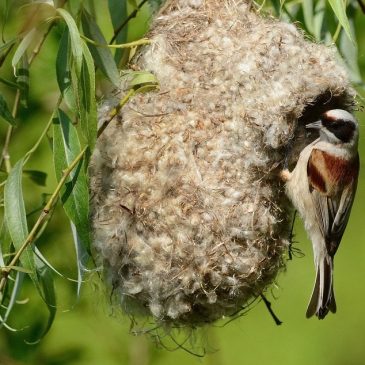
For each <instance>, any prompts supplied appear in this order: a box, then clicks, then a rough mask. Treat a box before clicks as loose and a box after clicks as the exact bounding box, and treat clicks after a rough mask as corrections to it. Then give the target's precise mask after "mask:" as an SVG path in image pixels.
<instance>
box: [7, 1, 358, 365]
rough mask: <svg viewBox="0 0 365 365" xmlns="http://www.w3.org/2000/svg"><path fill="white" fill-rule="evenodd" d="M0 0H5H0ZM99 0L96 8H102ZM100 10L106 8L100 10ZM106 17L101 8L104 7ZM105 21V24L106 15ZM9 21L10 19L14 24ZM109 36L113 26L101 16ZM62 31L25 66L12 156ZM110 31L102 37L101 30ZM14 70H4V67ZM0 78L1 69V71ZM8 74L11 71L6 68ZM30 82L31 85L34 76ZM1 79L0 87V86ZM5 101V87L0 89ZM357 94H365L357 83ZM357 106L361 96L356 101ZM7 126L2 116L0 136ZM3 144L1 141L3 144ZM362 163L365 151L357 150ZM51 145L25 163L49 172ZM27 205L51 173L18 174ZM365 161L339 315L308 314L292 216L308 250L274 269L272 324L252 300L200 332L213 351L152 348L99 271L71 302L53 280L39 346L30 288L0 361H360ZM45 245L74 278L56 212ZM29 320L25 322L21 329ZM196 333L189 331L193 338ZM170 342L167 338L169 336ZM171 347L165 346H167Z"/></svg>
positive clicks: (44, 112)
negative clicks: (53, 306) (41, 176)
mask: <svg viewBox="0 0 365 365" xmlns="http://www.w3.org/2000/svg"><path fill="white" fill-rule="evenodd" d="M1 1H3V0H1ZM103 3H104V1H101V2H100V6H101V7H102V6H104V4H103ZM100 14H103V12H102V11H101V12H100ZM105 17H107V12H106V11H105ZM101 20H102V25H103V18H102V19H101ZM14 23H15V21H14ZM147 23H148V14H147V13H146V12H142V14H141V15H140V16H139V17H138V18H137V19H134V20H133V22H132V24H131V25H130V27H129V35H128V38H129V40H132V39H135V38H138V37H140V36H141V35H142V34H143V32H144V30H145V29H146V27H147ZM11 26H12V25H10V27H11ZM356 26H357V29H358V30H357V34H358V35H359V37H358V45H359V56H360V57H359V59H360V67H361V73H362V77H363V79H364V77H365V15H364V14H359V16H358V17H357V24H356ZM103 29H106V34H111V31H112V30H111V29H110V25H109V23H108V21H107V20H105V26H104V28H103ZM58 37H59V34H57V31H55V32H54V33H53V34H52V35H51V36H50V37H49V39H48V40H47V42H46V44H45V45H44V51H43V52H41V53H40V55H39V56H38V57H37V59H36V61H35V63H34V65H33V66H32V70H31V95H30V105H29V109H28V110H24V109H23V110H22V111H21V117H22V119H23V120H24V124H23V125H22V127H21V128H18V129H17V130H16V131H15V134H14V138H13V140H12V145H11V150H10V152H11V156H12V161H13V163H14V162H15V161H16V160H17V159H18V158H19V157H21V156H22V155H23V154H24V152H25V151H26V150H28V149H29V148H30V147H31V146H32V144H33V143H34V140H35V139H36V137H37V136H38V135H39V133H40V131H41V130H42V128H43V127H44V125H45V123H46V122H47V119H48V118H49V115H50V113H51V112H52V109H53V107H54V105H55V101H56V98H57V95H58V94H57V85H56V77H55V70H54V62H55V54H56V53H57V46H58V44H57V41H58ZM107 38H109V37H107ZM1 72H2V75H4V74H5V76H9V75H11V72H12V71H11V69H10V67H8V68H7V69H6V68H5V69H2V70H1ZM5 76H4V77H5ZM9 77H10V76H9ZM33 81H34V82H35V83H33ZM0 87H2V85H0ZM0 91H1V93H3V94H4V95H5V96H6V97H7V99H8V100H9V101H10V100H12V99H11V98H12V93H11V91H10V92H9V90H5V89H4V90H2V89H1V90H0ZM359 93H360V95H362V96H363V97H365V93H364V92H363V91H362V90H359ZM359 101H360V104H364V100H363V99H360V100H359ZM357 117H358V119H359V122H360V129H361V136H360V156H364V153H365V128H364V127H365V113H364V112H358V113H357ZM5 130H6V126H5V123H3V122H1V125H0V141H3V140H4V135H5ZM0 147H1V146H0ZM361 159H362V161H365V158H364V157H361ZM51 166H52V153H51V150H50V147H49V145H48V144H47V143H46V142H45V143H43V144H42V145H41V148H40V149H39V150H38V151H37V153H36V154H35V156H34V157H33V158H32V160H31V161H30V164H29V166H28V168H34V169H44V170H48V171H52V167H51ZM24 184H25V191H26V193H27V194H26V195H27V201H26V203H27V211H32V210H33V209H36V208H38V207H40V206H41V203H42V201H41V198H40V196H41V194H42V193H51V192H52V190H53V188H54V186H55V180H54V177H53V175H52V174H50V175H49V177H48V181H47V187H46V188H41V187H38V186H36V185H34V184H33V183H32V182H30V181H28V180H27V179H24ZM364 201H365V169H364V162H362V163H361V172H360V179H359V186H358V193H357V197H356V200H355V203H354V207H353V211H352V215H351V219H350V222H349V224H348V227H347V230H346V233H345V236H344V238H343V241H342V245H341V248H340V250H339V252H338V254H337V256H336V270H335V288H336V299H337V305H338V313H337V314H336V315H328V317H326V319H325V320H324V321H319V320H317V319H310V320H307V319H306V318H305V310H306V306H307V302H308V299H309V296H310V293H311V290H312V285H313V281H314V267H313V263H312V252H311V244H310V242H309V240H308V239H307V237H306V234H305V232H304V231H303V227H302V224H301V222H300V221H299V220H297V222H296V225H295V233H296V241H298V243H296V244H295V247H297V248H300V250H301V251H302V252H303V253H304V254H305V255H304V257H300V258H299V257H294V258H293V260H292V261H289V262H288V265H287V271H286V272H285V273H282V274H280V276H279V277H278V279H277V283H278V285H277V287H276V288H274V289H273V290H272V292H271V293H268V299H269V300H270V301H271V302H272V305H273V309H274V310H275V313H276V314H277V315H278V317H279V318H280V319H281V320H282V321H283V324H282V325H281V326H276V325H275V323H274V321H273V320H272V318H271V317H270V315H269V313H268V311H267V309H266V307H265V305H264V304H263V303H262V302H259V303H258V304H257V305H255V306H254V307H253V309H252V310H251V311H249V312H248V313H247V315H245V316H243V317H241V318H239V319H236V320H234V321H232V322H231V323H229V324H228V325H226V326H222V325H223V322H222V323H218V324H216V325H215V326H212V327H210V328H208V329H204V330H203V331H201V333H200V334H199V336H200V341H202V342H204V343H207V344H208V345H207V348H208V350H210V353H209V354H207V355H206V356H205V357H204V358H199V357H197V356H193V355H191V354H189V353H187V352H186V351H184V350H181V349H180V350H177V351H169V350H167V349H163V348H159V347H158V346H156V345H155V344H154V342H153V340H152V339H150V338H148V337H144V336H137V337H136V336H133V335H131V334H130V333H129V331H130V322H129V319H128V318H127V317H123V316H122V315H120V313H118V310H116V309H115V308H114V309H113V308H111V307H110V306H109V305H108V298H107V294H105V293H104V292H103V289H102V285H101V284H100V282H99V280H98V273H97V272H96V271H95V272H92V273H90V274H89V275H88V276H87V277H86V280H87V282H86V284H85V285H84V287H83V290H82V294H81V298H80V300H79V302H78V303H76V302H75V292H76V287H75V285H74V284H72V283H71V282H69V281H67V280H64V279H62V278H58V279H57V280H56V284H57V292H58V301H59V311H58V314H57V318H56V321H55V323H54V325H53V327H52V329H51V331H50V333H49V334H48V335H47V336H46V337H45V338H44V339H43V340H42V341H41V342H40V343H39V344H38V345H34V346H30V345H27V344H25V340H26V339H29V338H30V337H31V335H32V333H33V332H35V331H37V329H39V328H40V327H41V326H42V325H44V321H45V319H46V313H47V312H46V309H45V307H44V305H43V304H42V303H41V302H40V301H39V299H37V298H35V296H34V295H32V291H33V290H34V289H33V288H32V287H31V286H29V287H28V286H27V287H26V290H25V291H24V292H23V293H22V297H21V299H23V300H24V303H23V304H19V305H17V307H16V310H15V312H14V315H13V318H12V320H11V321H10V324H11V325H13V326H14V327H16V328H18V329H22V331H20V332H16V333H12V332H9V331H6V330H4V329H2V330H1V332H0V364H1V365H11V364H14V365H15V364H44V365H61V364H70V365H72V364H77V365H83V364H85V365H86V364H88V365H96V364H103V365H117V364H125V365H147V364H151V365H155V364H158V365H170V364H174V365H179V364H195V363H196V364H215V365H220V364H224V365H226V364H246V363H247V364H270V365H271V364H272V365H276V364H283V365H284V364H297V365H307V364H320V365H344V364H346V365H362V364H364V365H365V217H364V212H365V211H364ZM38 246H39V247H40V249H41V250H42V252H43V253H44V254H45V255H46V256H47V257H48V258H49V259H50V261H51V262H52V263H53V264H54V265H55V266H56V267H57V268H58V269H59V270H60V271H62V272H63V273H64V274H65V275H67V276H70V277H75V275H76V272H75V267H74V262H75V254H74V251H73V243H72V236H71V233H70V229H69V225H68V221H67V219H66V217H65V216H64V214H63V213H62V210H61V209H59V210H58V211H57V212H56V213H55V217H54V219H53V220H52V221H51V223H50V224H49V226H48V228H47V231H46V233H45V234H44V235H43V236H42V238H41V239H40V240H39V242H38ZM29 324H31V327H28V326H29ZM192 340H193V338H192ZM170 345H171V343H170ZM172 349H173V346H171V349H170V350H172Z"/></svg>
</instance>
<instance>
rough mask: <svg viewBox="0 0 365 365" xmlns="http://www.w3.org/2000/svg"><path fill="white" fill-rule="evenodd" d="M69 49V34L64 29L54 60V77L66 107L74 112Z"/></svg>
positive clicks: (74, 104)
mask: <svg viewBox="0 0 365 365" xmlns="http://www.w3.org/2000/svg"><path fill="white" fill-rule="evenodd" d="M70 61H71V47H70V32H69V30H68V28H67V27H66V28H65V30H64V32H63V34H62V37H61V40H60V45H59V48H58V53H57V58H56V75H57V83H58V87H59V89H60V91H61V93H62V95H63V99H64V100H65V102H66V104H67V106H68V107H69V108H70V109H71V110H73V111H75V110H76V102H75V96H74V93H73V88H72V83H71V62H70Z"/></svg>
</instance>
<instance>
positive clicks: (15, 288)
mask: <svg viewBox="0 0 365 365" xmlns="http://www.w3.org/2000/svg"><path fill="white" fill-rule="evenodd" d="M23 279H24V273H22V272H20V271H18V272H17V273H16V277H15V281H14V284H13V285H12V287H11V294H10V298H9V302H8V305H7V307H6V311H5V314H4V316H3V317H2V318H0V328H1V327H3V326H4V327H6V328H7V329H9V330H10V331H13V332H15V331H16V330H15V329H13V328H10V327H9V326H8V325H7V324H6V322H7V320H8V319H9V316H10V314H11V311H12V309H13V308H14V305H15V303H16V300H17V298H18V295H19V293H20V289H21V288H22V284H23Z"/></svg>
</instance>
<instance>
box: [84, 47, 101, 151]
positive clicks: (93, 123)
mask: <svg viewBox="0 0 365 365" xmlns="http://www.w3.org/2000/svg"><path fill="white" fill-rule="evenodd" d="M83 54H84V62H83V64H82V72H81V78H80V83H81V85H80V90H82V108H81V111H80V112H81V113H80V120H81V130H82V132H83V134H84V136H85V137H86V140H87V143H88V145H89V147H90V151H92V150H93V149H94V146H95V143H96V136H97V129H98V122H97V107H96V99H95V66H94V62H93V58H92V56H91V53H90V51H89V49H88V47H87V46H86V44H85V43H83Z"/></svg>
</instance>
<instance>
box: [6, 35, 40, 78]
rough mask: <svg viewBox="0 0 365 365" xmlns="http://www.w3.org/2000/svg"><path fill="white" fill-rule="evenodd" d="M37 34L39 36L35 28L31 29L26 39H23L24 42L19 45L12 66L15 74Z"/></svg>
mask: <svg viewBox="0 0 365 365" xmlns="http://www.w3.org/2000/svg"><path fill="white" fill-rule="evenodd" d="M36 34H37V32H36V29H35V28H33V29H31V30H30V31H29V32H28V33H27V34H26V35H25V36H24V38H23V39H22V41H21V42H20V43H19V46H18V48H17V49H16V51H15V53H14V56H13V59H12V60H11V65H12V66H13V68H14V72H15V68H16V66H17V64H18V62H19V61H20V59H21V58H22V57H23V55H24V54H25V52H26V51H27V49H28V47H29V45H30V44H31V43H32V41H33V40H34V38H35V36H36Z"/></svg>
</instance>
